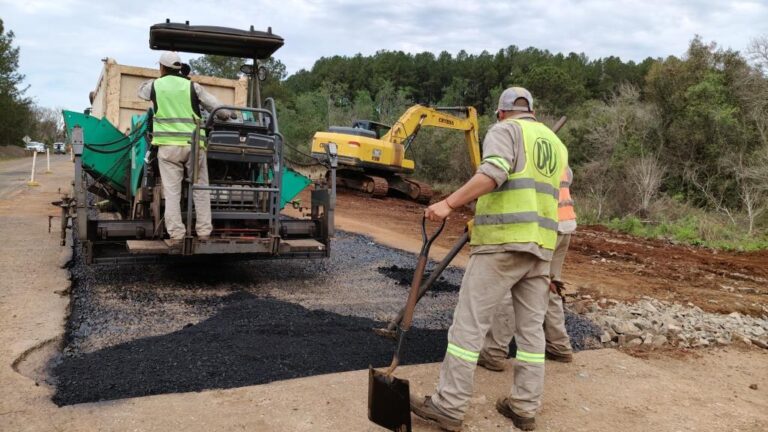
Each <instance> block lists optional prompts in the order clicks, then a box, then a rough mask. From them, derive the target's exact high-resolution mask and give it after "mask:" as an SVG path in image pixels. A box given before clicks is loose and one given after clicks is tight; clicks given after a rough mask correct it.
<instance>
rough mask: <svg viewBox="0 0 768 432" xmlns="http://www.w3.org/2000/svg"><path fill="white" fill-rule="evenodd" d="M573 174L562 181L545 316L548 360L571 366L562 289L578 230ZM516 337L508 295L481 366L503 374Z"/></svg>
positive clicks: (487, 340)
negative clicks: (574, 233)
mask: <svg viewBox="0 0 768 432" xmlns="http://www.w3.org/2000/svg"><path fill="white" fill-rule="evenodd" d="M572 182H573V171H571V168H570V167H566V169H565V171H564V172H563V176H562V178H561V179H560V198H559V200H560V202H559V203H558V219H559V222H558V224H557V244H556V246H555V252H554V254H553V255H552V262H551V264H550V269H549V277H550V284H549V291H550V293H549V304H548V306H547V313H546V315H545V316H544V337H545V339H546V351H545V355H544V357H545V358H546V359H548V360H554V361H559V362H563V363H570V362H572V361H573V348H572V347H571V341H570V339H569V337H568V332H567V331H566V329H565V312H564V310H563V297H562V290H563V289H564V286H563V280H562V273H563V263H564V262H565V255H566V254H567V252H568V246H569V245H570V243H571V233H573V232H574V231H576V212H575V211H574V209H573V199H572V198H571V183H572ZM514 336H515V310H514V307H513V303H512V297H511V296H506V297H505V298H504V301H503V302H502V303H501V304H500V305H499V306H498V308H497V309H496V313H495V315H494V317H493V322H492V324H491V329H490V330H489V331H488V334H487V335H486V337H485V344H484V345H483V349H482V351H480V357H479V358H478V360H477V365H478V366H482V367H484V368H486V369H488V370H491V371H497V372H501V371H503V370H504V369H506V359H507V356H508V355H509V344H510V342H511V341H512V338H513V337H514Z"/></svg>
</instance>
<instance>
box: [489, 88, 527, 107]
mask: <svg viewBox="0 0 768 432" xmlns="http://www.w3.org/2000/svg"><path fill="white" fill-rule="evenodd" d="M521 98H522V99H525V100H526V101H528V108H527V109H526V108H525V107H521V106H516V105H515V101H516V100H518V99H521ZM497 111H533V96H531V92H529V91H528V90H526V89H524V88H522V87H510V88H508V89H506V90H504V92H502V93H501V96H499V107H498V109H497Z"/></svg>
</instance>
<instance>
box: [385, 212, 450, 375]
mask: <svg viewBox="0 0 768 432" xmlns="http://www.w3.org/2000/svg"><path fill="white" fill-rule="evenodd" d="M443 228H445V220H443V223H442V224H440V227H439V228H438V229H437V230H436V231H435V232H434V233H432V235H431V236H429V237H428V236H427V218H425V217H422V218H421V238H422V240H423V244H422V246H421V252H419V261H418V262H417V263H416V270H414V272H413V281H411V290H410V291H409V292H408V301H407V302H406V303H405V311H404V313H403V319H402V321H401V322H400V328H399V332H398V337H397V348H396V349H395V355H394V356H392V364H390V365H389V368H388V369H387V373H386V374H387V376H389V375H392V372H394V370H395V368H396V367H397V366H398V365H399V364H400V351H401V350H402V348H403V340H404V339H405V333H406V332H407V331H408V330H409V329H410V328H411V321H413V310H414V309H415V308H416V302H417V301H419V288H420V287H421V279H422V277H423V276H424V268H425V267H426V266H427V260H428V259H429V249H430V247H432V242H434V241H435V239H436V238H437V236H439V235H440V233H441V232H443Z"/></svg>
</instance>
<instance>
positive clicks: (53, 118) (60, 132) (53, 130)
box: [33, 106, 65, 144]
mask: <svg viewBox="0 0 768 432" xmlns="http://www.w3.org/2000/svg"><path fill="white" fill-rule="evenodd" d="M33 112H34V116H35V133H34V136H35V139H36V140H38V141H40V142H43V143H46V144H53V143H54V142H61V141H64V139H65V129H64V119H63V117H62V116H61V109H54V108H45V107H40V106H36V107H34V109H33Z"/></svg>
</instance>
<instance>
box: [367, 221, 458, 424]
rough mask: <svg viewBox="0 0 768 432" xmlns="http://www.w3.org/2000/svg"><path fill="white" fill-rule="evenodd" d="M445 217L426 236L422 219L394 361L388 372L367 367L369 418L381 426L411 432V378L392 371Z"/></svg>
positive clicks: (443, 225) (425, 222)
mask: <svg viewBox="0 0 768 432" xmlns="http://www.w3.org/2000/svg"><path fill="white" fill-rule="evenodd" d="M444 227H445V220H443V223H442V224H441V225H440V228H438V229H437V231H435V232H434V234H432V236H431V237H429V238H427V220H426V218H422V219H421V238H422V245H421V251H420V252H419V261H418V263H417V264H416V270H415V271H414V273H413V281H412V282H411V290H410V292H409V293H408V301H407V302H406V304H405V310H404V314H403V319H402V321H401V322H400V326H399V327H398V338H397V347H396V348H395V354H394V356H393V357H392V364H390V365H389V368H388V369H387V371H386V372H380V371H377V370H374V369H373V367H369V368H368V372H369V373H368V419H369V420H370V421H372V422H374V423H376V424H377V425H379V426H382V427H385V428H387V429H389V430H392V431H395V432H411V403H410V387H409V383H408V380H403V379H399V378H396V377H394V376H392V373H393V372H394V371H395V368H397V366H398V364H400V352H401V350H402V348H403V340H404V339H405V333H406V332H407V331H408V329H410V328H411V321H412V320H413V309H414V308H415V307H416V301H417V300H418V297H419V287H420V286H421V278H422V277H423V276H424V267H426V266H427V259H428V257H429V248H430V247H431V246H432V242H434V241H435V239H436V238H437V236H439V235H440V233H441V232H442V231H443V228H444Z"/></svg>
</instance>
